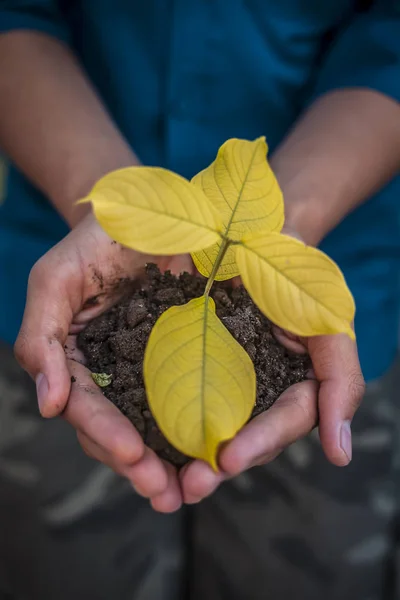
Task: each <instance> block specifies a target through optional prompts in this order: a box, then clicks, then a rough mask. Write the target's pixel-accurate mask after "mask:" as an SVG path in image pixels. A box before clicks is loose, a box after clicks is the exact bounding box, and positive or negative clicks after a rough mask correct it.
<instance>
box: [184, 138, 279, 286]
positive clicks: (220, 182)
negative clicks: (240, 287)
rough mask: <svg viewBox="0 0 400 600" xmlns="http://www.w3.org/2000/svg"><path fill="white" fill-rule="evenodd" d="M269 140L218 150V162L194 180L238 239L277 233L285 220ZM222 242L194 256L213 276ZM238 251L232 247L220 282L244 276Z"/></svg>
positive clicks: (235, 143)
mask: <svg viewBox="0 0 400 600" xmlns="http://www.w3.org/2000/svg"><path fill="white" fill-rule="evenodd" d="M267 151H268V146H267V144H266V142H265V138H264V137H261V138H258V139H257V140H254V141H253V142H250V141H247V140H238V139H231V140H228V141H227V142H225V144H223V145H222V146H221V148H220V149H219V151H218V155H217V158H216V159H215V161H214V162H213V163H212V164H211V165H210V166H209V167H208V168H207V169H205V170H204V171H201V172H200V173H199V174H198V175H196V176H195V177H194V178H193V179H192V183H194V185H195V186H196V187H197V188H200V189H202V190H203V191H204V193H205V195H206V196H207V197H208V199H209V200H211V202H212V203H213V205H214V206H215V208H216V209H217V210H218V212H219V213H220V215H221V216H222V222H223V225H224V228H223V234H224V236H226V237H227V238H229V239H230V240H233V241H240V240H241V239H242V238H243V236H244V235H246V234H249V233H255V232H257V231H261V230H263V231H277V232H279V231H280V230H281V229H282V226H283V222H284V209H283V197H282V192H281V190H280V187H279V184H278V182H277V180H276V178H275V175H274V173H273V171H272V169H271V167H270V166H269V164H268V161H267V159H266V155H267ZM220 244H221V241H220V240H219V241H218V242H217V244H215V245H213V246H212V247H211V248H207V249H206V250H203V251H199V252H196V253H194V254H193V256H192V258H193V261H194V263H195V265H196V267H197V269H198V270H199V271H200V273H201V274H202V275H204V276H206V277H208V276H209V275H210V273H211V269H212V265H213V261H214V258H215V257H216V255H217V254H218V250H219V247H220ZM238 274H239V272H238V268H237V265H236V261H235V250H234V248H233V247H232V246H231V247H230V248H228V251H227V252H226V254H225V256H224V259H223V261H222V263H221V266H220V268H219V270H218V274H217V276H216V279H217V280H224V279H230V278H231V277H235V276H236V275H238Z"/></svg>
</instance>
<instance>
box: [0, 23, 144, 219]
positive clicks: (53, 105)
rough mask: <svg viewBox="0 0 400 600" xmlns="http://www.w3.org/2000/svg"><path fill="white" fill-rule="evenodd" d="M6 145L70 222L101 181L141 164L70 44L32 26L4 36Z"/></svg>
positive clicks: (0, 69)
mask: <svg viewBox="0 0 400 600" xmlns="http://www.w3.org/2000/svg"><path fill="white" fill-rule="evenodd" d="M0 147H2V148H3V150H4V151H5V153H6V154H7V155H8V156H9V157H10V158H11V159H12V161H13V162H14V163H15V164H16V165H17V166H18V167H19V168H20V169H21V171H23V172H24V174H25V175H26V176H27V177H28V178H29V179H30V180H31V181H32V182H33V183H34V185H36V186H37V187H38V188H39V189H40V190H41V191H42V192H43V193H44V194H45V195H46V196H47V197H48V198H49V200H50V201H51V202H52V203H53V204H54V206H55V208H56V209H57V210H58V212H59V213H60V214H61V215H62V216H63V217H64V219H65V220H66V221H67V222H68V223H69V224H70V225H71V226H73V225H74V224H75V223H76V222H77V221H78V220H79V219H80V218H81V216H82V211H87V206H84V207H75V201H76V200H78V199H79V198H80V197H83V196H84V195H85V194H86V193H87V192H88V191H89V189H90V187H91V186H92V185H93V184H94V182H95V181H96V180H97V179H99V178H100V177H101V176H102V175H104V174H105V173H107V172H108V171H111V170H113V169H116V168H119V167H125V166H129V165H131V164H135V163H137V162H138V161H137V158H136V157H135V155H134V154H133V152H132V150H131V149H130V148H129V146H128V144H127V143H126V141H125V140H124V139H123V137H122V136H121V134H120V133H119V131H118V129H117V128H116V126H115V125H114V123H113V122H112V120H111V118H110V117H109V115H108V114H107V112H106V110H105V109H104V107H103V106H102V104H101V102H100V100H99V98H98V97H97V95H96V93H95V91H94V90H93V88H92V87H91V85H90V83H89V82H88V80H87V79H86V77H85V75H84V74H83V72H82V70H81V68H80V67H79V65H78V63H77V62H76V60H75V58H74V56H73V55H72V53H71V52H70V51H69V50H68V48H66V47H65V46H64V45H63V44H61V43H60V42H58V41H57V40H54V39H52V38H50V37H47V36H45V35H42V34H39V33H34V32H28V31H15V32H11V33H7V34H4V35H1V36H0Z"/></svg>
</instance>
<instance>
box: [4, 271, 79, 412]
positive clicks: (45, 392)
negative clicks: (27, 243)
mask: <svg viewBox="0 0 400 600" xmlns="http://www.w3.org/2000/svg"><path fill="white" fill-rule="evenodd" d="M67 270H68V266H67V267H66V271H67ZM66 271H63V269H62V268H61V267H60V269H59V271H57V269H56V265H53V266H52V269H51V271H50V272H49V266H48V265H47V263H46V262H45V261H43V262H41V261H39V262H38V263H36V265H35V267H34V268H33V269H32V271H31V274H30V277H29V283H28V293H27V301H26V307H25V313H24V318H23V322H22V326H21V330H20V333H19V335H18V338H17V341H16V343H15V348H14V349H15V355H16V357H17V359H18V361H19V363H20V364H21V365H22V367H23V368H24V369H25V370H26V371H27V372H28V373H29V374H30V375H31V377H32V378H33V379H34V380H36V387H37V394H38V402H39V408H40V412H41V414H42V415H43V416H44V417H53V416H55V415H57V414H59V413H60V412H62V410H63V409H64V407H65V405H66V403H67V400H68V396H69V392H70V375H69V372H68V368H67V363H66V358H65V354H64V348H63V346H64V343H65V340H66V337H67V334H68V329H69V324H70V323H71V321H72V314H73V309H72V306H71V303H70V297H69V294H68V292H67V290H66V289H65V279H64V276H65V273H66ZM75 284H76V285H77V283H76V282H75ZM75 284H74V278H72V281H71V287H73V286H74V285H75Z"/></svg>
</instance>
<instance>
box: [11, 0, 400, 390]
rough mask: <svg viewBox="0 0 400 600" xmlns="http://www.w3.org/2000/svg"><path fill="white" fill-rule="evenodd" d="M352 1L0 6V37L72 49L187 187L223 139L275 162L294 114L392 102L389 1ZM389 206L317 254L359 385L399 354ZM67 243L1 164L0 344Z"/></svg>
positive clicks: (396, 187)
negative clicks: (44, 266)
mask: <svg viewBox="0 0 400 600" xmlns="http://www.w3.org/2000/svg"><path fill="white" fill-rule="evenodd" d="M366 3H367V4H371V2H366ZM360 4H361V3H360V2H359V1H356V0H354V1H353V0H324V1H323V2H321V0H279V1H277V0H247V1H244V0H229V2H228V1H227V0H190V1H188V0H175V1H174V2H173V1H172V0H141V1H135V0H69V1H62V0H59V1H55V0H32V1H29V0H0V32H2V31H3V32H4V31H10V30H14V29H31V30H37V31H41V32H44V33H47V34H48V35H51V36H54V37H56V38H58V39H60V40H62V41H64V42H65V43H66V44H69V45H70V46H71V47H72V48H73V50H74V51H75V53H76V54H77V56H78V57H79V58H80V60H81V63H82V64H83V66H84V67H85V69H86V71H87V73H88V75H89V77H90V78H91V80H92V81H93V83H94V84H95V86H96V87H97V89H98V92H99V94H100V96H101V97H102V99H103V101H104V103H105V104H106V106H107V107H108V109H109V111H110V113H111V114H112V116H113V118H114V120H115V121H116V123H117V124H118V126H119V128H120V129H121V131H122V132H123V133H124V135H125V137H126V138H127V139H128V141H129V142H130V143H131V145H132V147H133V148H134V150H135V151H136V153H137V154H138V156H139V157H140V159H141V160H142V162H143V163H145V164H154V165H161V166H165V167H167V168H169V169H173V170H175V171H177V172H179V173H181V174H183V175H184V176H187V177H190V176H192V175H193V174H194V173H196V172H197V171H199V170H200V169H202V168H204V167H205V166H206V165H207V164H209V163H210V162H211V161H212V160H213V158H214V156H215V153H216V151H217V149H218V147H219V146H220V144H221V143H222V142H224V141H225V140H226V139H228V138H230V137H244V138H249V139H251V138H255V137H258V136H260V135H263V134H264V135H266V136H267V140H268V142H269V146H270V149H271V150H272V151H273V149H274V148H275V147H276V146H277V144H279V142H280V141H281V140H282V138H283V137H284V136H285V134H286V133H287V131H288V129H289V127H290V126H291V125H292V124H293V122H294V121H295V119H296V117H297V116H298V114H299V112H300V111H301V110H302V108H304V106H306V105H307V104H309V103H310V102H311V101H312V100H313V99H314V98H315V97H317V96H318V95H320V94H323V93H325V92H327V91H329V90H332V89H335V88H341V87H348V86H361V87H369V88H373V89H376V90H379V91H381V92H383V93H384V94H387V95H390V96H392V97H394V98H396V99H398V100H399V99H400V68H399V67H400V34H399V32H400V1H399V0H377V1H375V2H372V5H373V6H372V8H371V10H365V11H363V12H359V5H360ZM357 9H358V10H357ZM377 152H379V149H378V148H377ZM321 202H323V198H321ZM399 206H400V181H399V179H398V180H395V181H394V182H393V183H392V184H391V185H390V186H388V187H387V188H386V189H385V190H384V191H383V192H382V193H380V194H379V195H378V196H377V197H376V198H373V199H372V200H370V201H369V202H367V203H366V204H365V205H363V206H362V207H361V208H359V209H358V210H356V211H355V212H354V213H353V214H352V215H350V216H349V217H348V218H346V220H345V221H344V222H343V223H342V224H341V225H340V226H339V227H338V228H337V229H336V230H335V231H334V232H332V233H331V234H330V235H329V237H328V238H327V239H326V240H325V241H324V243H323V249H324V250H325V251H326V252H327V253H328V254H330V255H331V256H332V257H333V258H334V260H336V261H337V262H338V263H339V265H340V266H341V268H342V269H343V271H344V273H345V276H346V278H347V281H348V283H349V285H350V287H351V289H352V291H353V294H354V296H355V299H356V303H357V317H356V333H357V336H358V343H359V349H360V356H361V362H362V367H363V370H364V373H365V375H366V377H367V378H368V379H371V378H374V377H377V376H379V375H381V374H382V373H383V372H384V371H385V370H386V369H387V368H388V367H389V365H390V364H391V362H392V361H393V358H394V356H395V354H396V350H397V331H398V323H399V304H400V303H399V281H398V274H399V261H400V235H399V233H400V217H399ZM310 218H312V215H310ZM66 233H67V227H66V226H65V224H64V223H63V221H62V220H61V219H60V217H59V216H58V215H57V214H56V213H55V211H54V210H53V209H52V208H51V206H50V204H49V202H48V201H47V200H46V199H45V198H43V197H42V195H41V194H40V193H39V192H38V191H37V190H35V189H34V188H33V187H32V186H31V185H30V184H29V183H28V182H27V181H26V179H25V178H24V177H23V176H22V175H21V174H20V173H19V172H18V171H17V170H16V169H15V168H13V167H12V166H11V168H10V171H9V177H8V183H7V194H6V201H5V203H4V205H3V206H2V207H1V208H0V339H4V340H6V341H9V342H12V341H13V340H14V338H15V337H16V334H17V331H18V328H19V325H20V322H21V317H22V313H23V308H24V302H25V295H26V283H27V279H28V274H29V271H30V269H31V267H32V265H33V264H34V262H35V261H36V260H37V259H38V258H39V257H40V256H41V255H42V254H43V253H45V252H46V251H47V250H48V249H49V248H50V247H51V246H52V245H54V244H55V243H56V242H57V241H59V240H60V238H62V237H63V236H64V235H65V234H66Z"/></svg>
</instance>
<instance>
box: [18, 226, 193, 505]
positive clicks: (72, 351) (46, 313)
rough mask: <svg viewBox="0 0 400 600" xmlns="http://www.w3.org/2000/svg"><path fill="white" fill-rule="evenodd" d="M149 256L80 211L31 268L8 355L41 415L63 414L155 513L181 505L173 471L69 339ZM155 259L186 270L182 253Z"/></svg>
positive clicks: (88, 450) (186, 260) (87, 449)
mask: <svg viewBox="0 0 400 600" xmlns="http://www.w3.org/2000/svg"><path fill="white" fill-rule="evenodd" d="M148 258H149V257H146V256H144V255H141V254H139V253H137V252H134V251H132V250H129V249H127V248H122V247H121V246H120V245H119V244H117V243H115V242H113V241H112V240H111V239H110V238H109V237H108V236H107V235H106V234H105V233H104V232H103V230H102V229H101V228H100V226H99V225H98V224H97V222H96V221H95V219H94V217H93V216H92V215H88V216H87V217H85V218H84V219H83V220H82V221H81V222H80V224H79V225H78V226H77V227H76V228H75V229H73V231H71V233H70V234H69V235H68V236H67V237H66V238H64V239H63V240H62V241H61V242H60V243H59V244H58V245H57V246H55V247H54V248H52V249H51V250H50V251H49V252H48V253H47V254H45V255H44V256H43V257H42V258H41V259H40V260H39V261H38V262H37V263H36V265H35V266H34V268H33V269H32V272H31V275H30V278H29V285H28V295H27V303H26V308H25V314H24V319H23V323H22V327H21V330H20V333H19V336H18V339H17V342H16V345H15V353H16V356H17V358H18V360H19V362H20V363H21V365H22V366H23V367H24V368H25V369H26V370H27V371H28V373H29V374H30V375H31V376H32V378H33V379H35V380H36V383H37V390H38V402H39V408H40V412H41V414H42V415H43V416H44V417H54V416H57V415H62V416H63V417H64V418H65V419H66V420H67V421H68V422H69V423H70V424H71V425H72V426H73V427H74V428H75V429H76V431H77V435H78V439H79V441H80V443H81V445H82V447H83V449H84V450H85V452H86V453H87V454H89V455H90V456H91V457H93V458H95V459H97V460H99V461H101V462H103V463H104V464H107V465H109V466H110V467H111V468H113V469H114V470H115V471H116V472H118V473H119V474H121V475H123V476H124V477H126V478H127V479H129V480H130V481H131V483H132V484H133V486H134V487H135V489H136V490H137V492H138V493H139V494H141V495H143V496H145V497H147V498H150V499H151V500H152V499H153V498H157V501H156V504H157V509H158V510H159V511H161V512H170V511H172V510H176V509H177V508H179V506H180V505H181V503H182V496H181V491H180V487H179V482H178V478H177V474H176V470H175V469H174V468H173V467H172V466H171V465H169V464H168V463H166V462H164V461H161V460H160V459H159V458H158V457H157V456H156V455H155V453H154V452H153V451H152V450H150V449H149V448H147V447H145V446H144V444H143V441H142V439H141V437H140V435H139V434H138V432H137V431H136V430H135V429H134V427H133V425H132V424H131V423H130V421H129V420H128V419H127V418H126V417H124V416H123V415H122V413H121V412H120V411H119V410H118V409H117V408H116V407H115V406H114V405H113V404H112V403H111V402H109V401H108V400H107V399H106V398H105V397H104V395H103V394H102V393H101V391H100V389H99V388H98V387H97V386H96V384H95V383H94V382H93V380H92V378H91V376H90V373H89V371H88V370H87V369H86V368H85V367H84V366H83V364H81V361H82V359H83V357H82V356H80V355H79V352H78V351H77V349H76V341H75V337H76V334H77V333H78V332H79V331H80V330H81V329H82V328H83V327H84V326H85V324H86V323H87V322H88V321H90V320H91V319H93V318H94V317H96V316H98V315H99V314H100V313H102V312H104V311H105V310H106V309H107V308H108V307H109V306H111V305H112V304H113V303H114V302H116V301H117V300H118V298H119V297H120V295H121V293H122V291H123V288H121V285H120V283H119V282H121V281H122V282H123V283H124V282H125V284H126V279H127V278H129V280H132V279H133V280H134V279H135V278H138V277H139V276H140V275H141V273H142V271H143V267H144V265H145V263H146V261H147V260H148ZM152 260H153V261H154V260H155V259H154V257H152ZM157 262H158V264H159V266H160V268H162V269H166V268H169V269H171V271H172V272H180V271H182V270H186V271H188V270H190V269H192V268H193V267H192V263H191V261H190V259H189V257H186V256H184V257H181V256H177V257H173V258H163V259H159V260H157ZM125 291H126V287H125ZM64 348H66V349H64ZM71 378H73V379H72V381H73V382H71Z"/></svg>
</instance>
